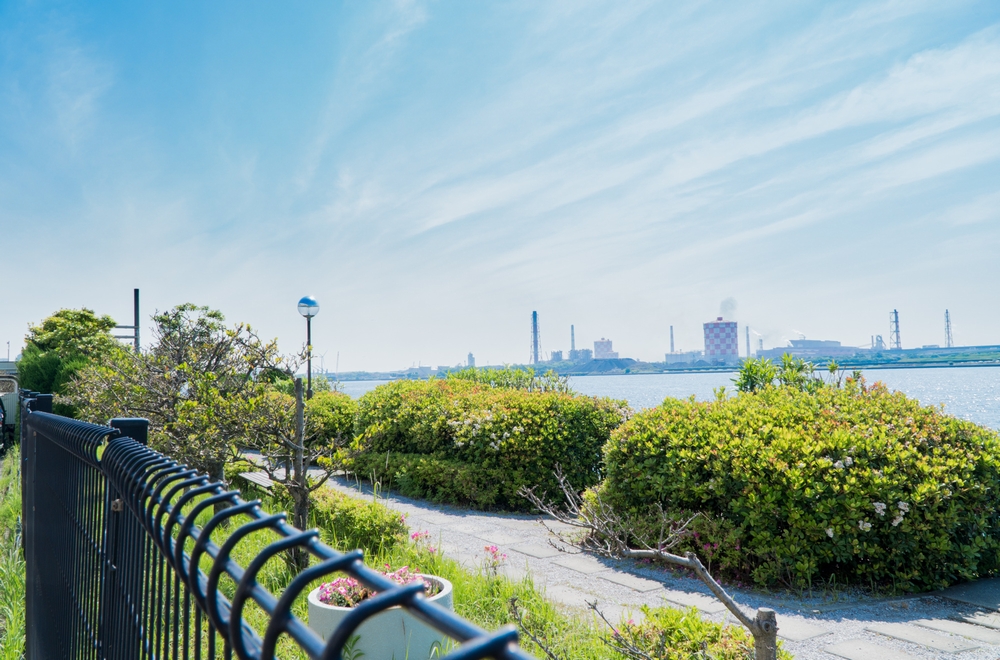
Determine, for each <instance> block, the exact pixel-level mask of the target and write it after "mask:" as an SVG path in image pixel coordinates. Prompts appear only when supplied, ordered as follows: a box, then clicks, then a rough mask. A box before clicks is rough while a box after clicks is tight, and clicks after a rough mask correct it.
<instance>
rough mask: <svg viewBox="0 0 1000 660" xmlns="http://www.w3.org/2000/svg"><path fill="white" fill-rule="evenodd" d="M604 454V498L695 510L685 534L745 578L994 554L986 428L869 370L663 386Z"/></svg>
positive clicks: (976, 559)
mask: <svg viewBox="0 0 1000 660" xmlns="http://www.w3.org/2000/svg"><path fill="white" fill-rule="evenodd" d="M605 460H606V470H607V479H606V481H605V483H604V484H603V485H602V487H601V488H602V492H603V495H604V497H605V498H606V501H608V502H610V503H612V504H614V505H615V506H616V507H618V508H619V510H621V511H622V512H623V513H628V514H630V515H633V516H637V519H643V516H645V515H646V513H647V512H648V511H649V507H650V506H651V505H655V504H656V503H659V504H661V505H663V507H664V508H665V509H668V510H672V511H676V512H691V511H698V512H703V513H704V514H705V515H704V516H702V517H700V518H699V519H697V520H696V521H695V523H694V525H693V526H692V529H693V532H694V533H693V534H692V535H691V536H690V537H689V538H688V539H686V540H685V542H684V543H685V544H686V548H684V549H690V550H694V551H696V552H698V553H699V555H701V556H702V557H703V558H704V557H705V556H706V553H707V552H711V553H713V554H714V555H715V556H714V557H712V559H714V561H715V565H716V567H718V568H721V569H723V571H724V572H729V573H730V574H738V575H746V576H749V577H750V578H751V579H752V580H753V581H754V582H756V583H758V584H779V583H782V582H784V583H786V584H793V585H797V586H804V585H808V584H811V583H812V582H813V581H814V580H816V579H830V578H832V577H834V576H835V577H836V581H837V582H838V583H840V584H843V583H844V582H850V583H854V584H863V585H865V586H870V585H872V584H878V585H884V586H888V587H890V588H895V589H897V590H924V589H934V588H938V587H943V586H946V585H948V584H951V583H954V582H957V581H960V580H968V579H973V578H976V577H980V576H984V575H989V574H993V573H995V572H996V571H997V569H998V567H1000V489H998V488H997V484H1000V436H998V434H997V433H995V432H993V431H990V430H988V429H985V428H982V427H979V426H976V425H975V424H972V423H970V422H965V421H962V420H958V419H955V418H953V417H949V416H947V415H945V414H943V413H942V412H941V410H939V409H937V408H932V407H923V406H921V405H920V404H919V403H917V402H916V401H914V400H912V399H908V398H906V397H905V396H904V395H903V394H901V393H893V392H890V391H889V390H888V389H886V388H885V387H884V386H882V385H881V384H876V385H874V386H872V387H866V386H865V384H864V382H863V381H855V380H852V379H849V380H848V382H847V384H846V385H845V386H844V387H842V388H838V387H820V388H818V389H816V390H815V391H813V392H807V391H801V390H799V389H798V388H794V387H765V388H763V389H762V390H760V391H759V392H757V393H741V394H739V395H738V396H735V397H732V398H728V399H724V400H720V401H714V402H708V403H700V402H695V401H691V400H688V401H677V400H673V399H668V400H666V401H664V403H663V404H662V405H661V406H659V407H658V408H654V409H651V410H647V411H644V412H642V413H639V414H638V415H636V416H635V417H633V418H632V419H631V420H630V421H629V422H628V423H627V424H625V425H624V426H622V427H621V428H619V429H618V430H617V431H616V432H615V433H614V435H613V437H612V440H611V441H610V442H609V443H608V445H607V447H606V450H605ZM649 519H651V518H649ZM637 530H638V531H639V532H640V533H642V530H641V525H640V527H639V528H637ZM706 547H708V548H709V550H705V548H706Z"/></svg>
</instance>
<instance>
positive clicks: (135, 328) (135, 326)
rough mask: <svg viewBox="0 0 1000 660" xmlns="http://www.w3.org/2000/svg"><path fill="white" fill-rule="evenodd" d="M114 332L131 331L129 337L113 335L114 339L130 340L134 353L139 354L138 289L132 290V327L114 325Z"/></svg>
mask: <svg viewBox="0 0 1000 660" xmlns="http://www.w3.org/2000/svg"><path fill="white" fill-rule="evenodd" d="M115 330H131V331H132V334H130V335H115V339H131V340H132V346H133V347H134V348H135V352H136V353H138V352H139V289H133V290H132V325H116V326H115Z"/></svg>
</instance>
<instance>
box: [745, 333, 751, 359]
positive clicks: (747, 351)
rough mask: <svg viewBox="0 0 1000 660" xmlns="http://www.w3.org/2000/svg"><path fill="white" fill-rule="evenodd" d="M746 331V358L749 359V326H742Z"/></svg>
mask: <svg viewBox="0 0 1000 660" xmlns="http://www.w3.org/2000/svg"><path fill="white" fill-rule="evenodd" d="M744 327H746V329H747V358H748V359H749V358H750V326H744Z"/></svg>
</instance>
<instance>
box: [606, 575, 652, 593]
mask: <svg viewBox="0 0 1000 660" xmlns="http://www.w3.org/2000/svg"><path fill="white" fill-rule="evenodd" d="M598 577H599V578H602V579H604V580H607V581H608V582H614V583H615V584H620V585H622V586H623V587H628V588H629V589H634V590H635V591H638V592H639V593H646V592H648V591H656V590H657V589H662V588H663V584H662V583H660V582H657V581H656V580H647V579H646V578H641V577H637V576H635V575H630V574H629V573H619V572H617V571H615V572H614V573H602V574H601V575H598Z"/></svg>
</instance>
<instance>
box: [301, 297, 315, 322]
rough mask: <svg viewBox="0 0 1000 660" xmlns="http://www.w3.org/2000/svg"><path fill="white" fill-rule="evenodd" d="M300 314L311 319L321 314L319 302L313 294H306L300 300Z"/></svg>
mask: <svg viewBox="0 0 1000 660" xmlns="http://www.w3.org/2000/svg"><path fill="white" fill-rule="evenodd" d="M299 314H301V315H302V316H304V317H306V318H307V319H311V318H312V317H314V316H316V315H317V314H319V303H318V302H316V299H315V298H313V297H312V296H304V297H303V298H302V300H300V301H299Z"/></svg>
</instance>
